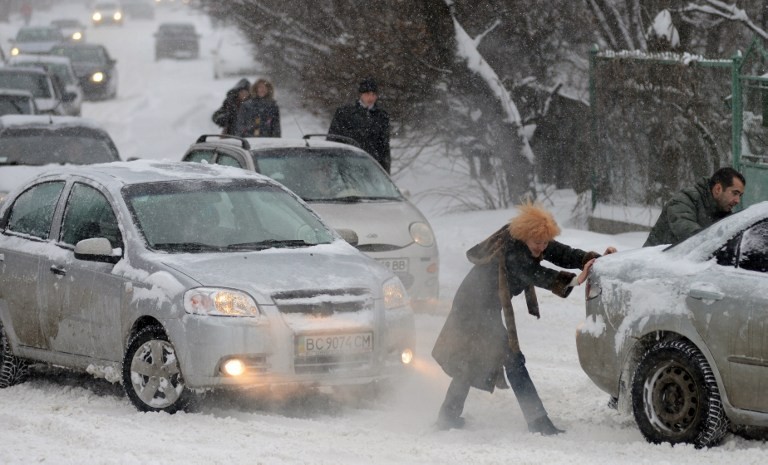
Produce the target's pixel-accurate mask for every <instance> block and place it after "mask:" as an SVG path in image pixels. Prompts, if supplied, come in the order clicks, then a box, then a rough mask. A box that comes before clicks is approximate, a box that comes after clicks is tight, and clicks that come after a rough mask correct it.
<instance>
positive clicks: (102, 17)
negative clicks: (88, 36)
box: [91, 2, 124, 27]
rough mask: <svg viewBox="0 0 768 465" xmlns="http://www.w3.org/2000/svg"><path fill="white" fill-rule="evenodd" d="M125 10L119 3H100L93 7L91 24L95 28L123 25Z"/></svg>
mask: <svg viewBox="0 0 768 465" xmlns="http://www.w3.org/2000/svg"><path fill="white" fill-rule="evenodd" d="M123 19H124V18H123V9H122V8H121V7H120V3H118V2H98V3H96V5H94V6H93V12H92V13H91V24H93V26H94V27H98V26H105V25H108V24H110V25H115V26H122V25H123Z"/></svg>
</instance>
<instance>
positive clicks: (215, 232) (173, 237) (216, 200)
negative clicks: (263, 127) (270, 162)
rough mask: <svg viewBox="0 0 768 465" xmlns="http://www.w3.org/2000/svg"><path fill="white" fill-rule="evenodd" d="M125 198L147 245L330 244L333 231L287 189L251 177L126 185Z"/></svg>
mask: <svg viewBox="0 0 768 465" xmlns="http://www.w3.org/2000/svg"><path fill="white" fill-rule="evenodd" d="M123 197H124V198H125V200H126V203H127V204H128V208H129V209H130V210H131V213H132V215H133V217H134V220H135V223H136V225H137V227H138V229H139V231H140V232H141V234H142V235H143V236H144V240H145V242H146V243H147V246H148V247H149V248H151V249H155V250H162V251H166V252H187V253H204V252H226V251H233V252H234V251H242V250H264V249H268V248H276V247H277V248H280V247H282V248H285V247H306V246H310V245H316V244H328V243H330V242H332V241H333V240H334V236H333V233H332V232H331V231H330V230H329V229H328V228H327V227H326V226H325V225H323V223H322V222H321V221H320V220H319V219H318V218H317V216H316V215H315V214H314V213H312V211H310V210H309V209H307V208H306V207H305V206H304V205H302V204H301V202H299V201H298V200H297V199H296V197H294V196H292V195H291V194H290V193H288V192H286V191H285V190H283V189H281V188H279V187H277V186H274V185H270V184H265V183H264V182H259V181H251V180H231V179H230V180H221V181H204V180H191V181H190V180H184V181H167V182H154V183H145V184H136V185H131V186H127V187H125V188H124V189H123Z"/></svg>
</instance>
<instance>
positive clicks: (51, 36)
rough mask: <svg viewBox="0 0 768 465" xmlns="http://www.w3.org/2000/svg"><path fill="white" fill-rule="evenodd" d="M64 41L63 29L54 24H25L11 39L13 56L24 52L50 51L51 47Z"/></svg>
mask: <svg viewBox="0 0 768 465" xmlns="http://www.w3.org/2000/svg"><path fill="white" fill-rule="evenodd" d="M63 41H64V35H63V34H62V33H61V30H60V29H59V28H57V27H54V26H23V27H21V28H20V29H19V32H17V33H16V38H15V39H11V43H12V45H11V56H15V55H20V54H22V53H48V52H49V51H50V50H51V48H52V47H53V46H54V45H56V44H58V43H61V42H63Z"/></svg>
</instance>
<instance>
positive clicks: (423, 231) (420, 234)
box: [410, 222, 435, 247]
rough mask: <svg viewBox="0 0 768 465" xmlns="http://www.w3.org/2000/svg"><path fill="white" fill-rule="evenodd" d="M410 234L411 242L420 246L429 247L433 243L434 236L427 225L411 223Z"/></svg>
mask: <svg viewBox="0 0 768 465" xmlns="http://www.w3.org/2000/svg"><path fill="white" fill-rule="evenodd" d="M410 232H411V237H412V238H413V242H415V243H417V244H419V245H421V246H424V247H431V246H432V245H433V244H434V243H435V235H434V234H432V228H430V227H429V225H428V224H427V223H421V222H418V223H412V224H411V227H410Z"/></svg>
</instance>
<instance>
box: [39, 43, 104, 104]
mask: <svg viewBox="0 0 768 465" xmlns="http://www.w3.org/2000/svg"><path fill="white" fill-rule="evenodd" d="M51 54H52V55H59V56H65V57H67V58H69V60H70V61H71V62H72V69H73V70H74V71H75V75H76V76H77V79H78V80H79V81H80V87H81V88H82V89H83V95H84V97H85V98H86V99H90V100H96V99H110V98H115V97H117V84H118V76H119V75H118V72H117V66H116V65H117V60H115V59H113V58H112V57H111V56H110V55H109V52H108V51H107V48H106V47H104V46H103V45H100V44H60V45H57V46H55V47H54V48H53V49H52V50H51Z"/></svg>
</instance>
